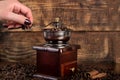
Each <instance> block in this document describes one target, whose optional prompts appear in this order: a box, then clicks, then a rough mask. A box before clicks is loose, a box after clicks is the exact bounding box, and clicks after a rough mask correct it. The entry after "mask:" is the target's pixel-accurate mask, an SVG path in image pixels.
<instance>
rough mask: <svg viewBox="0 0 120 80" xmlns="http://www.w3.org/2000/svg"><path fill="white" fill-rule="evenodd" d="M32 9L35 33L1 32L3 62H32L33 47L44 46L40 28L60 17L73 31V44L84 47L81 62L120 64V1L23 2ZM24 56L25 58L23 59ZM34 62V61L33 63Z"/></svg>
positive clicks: (60, 0) (40, 0)
mask: <svg viewBox="0 0 120 80" xmlns="http://www.w3.org/2000/svg"><path fill="white" fill-rule="evenodd" d="M20 1H21V2H22V3H23V4H25V5H27V6H28V7H30V8H31V9H32V12H33V16H34V24H33V27H32V31H30V32H27V31H23V30H22V29H15V30H6V29H4V28H2V29H1V33H0V37H1V38H0V48H1V50H0V52H1V59H3V60H9V61H25V62H28V61H29V62H31V58H33V59H35V57H36V55H35V54H36V53H35V51H34V50H32V46H34V45H36V44H42V43H45V41H44V39H43V36H42V32H41V28H43V27H44V25H47V24H48V23H50V22H51V21H53V20H54V18H55V17H60V18H61V19H62V21H63V22H64V23H65V24H66V25H67V27H68V28H70V29H72V30H73V34H72V36H71V39H70V43H72V44H79V45H81V49H79V51H78V62H80V61H81V60H94V61H96V60H114V61H115V62H120V53H119V52H120V49H119V47H120V42H119V41H120V32H119V30H120V23H119V21H120V0H20ZM21 55H22V56H21ZM33 59H32V61H33Z"/></svg>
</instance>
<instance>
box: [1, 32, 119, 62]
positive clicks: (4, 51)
mask: <svg viewBox="0 0 120 80" xmlns="http://www.w3.org/2000/svg"><path fill="white" fill-rule="evenodd" d="M23 35H24V36H23ZM1 36H4V37H1V39H0V45H1V49H0V51H1V52H0V55H1V58H2V59H4V60H9V61H24V62H27V61H29V62H32V61H33V62H36V51H35V50H33V49H32V46H35V45H38V44H44V43H45V40H44V38H43V36H42V33H41V32H9V33H3V34H2V35H1ZM119 40H120V32H73V33H72V36H71V39H70V41H69V44H79V45H80V46H81V49H79V50H78V62H80V61H82V60H92V61H100V60H109V61H113V60H114V61H117V62H118V61H119V58H120V54H119V52H120V49H118V48H119V46H120V44H119Z"/></svg>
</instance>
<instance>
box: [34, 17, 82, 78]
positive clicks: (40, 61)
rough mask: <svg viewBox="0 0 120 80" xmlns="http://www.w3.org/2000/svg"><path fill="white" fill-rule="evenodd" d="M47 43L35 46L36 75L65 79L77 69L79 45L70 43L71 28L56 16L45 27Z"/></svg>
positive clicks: (44, 34) (44, 32)
mask: <svg viewBox="0 0 120 80" xmlns="http://www.w3.org/2000/svg"><path fill="white" fill-rule="evenodd" d="M43 36H44V39H45V41H46V43H45V44H42V45H37V46H33V49H35V50H36V52H37V54H36V55H37V57H36V59H37V62H36V64H37V73H36V74H35V75H34V76H36V77H43V78H48V79H53V80H54V79H56V80H57V79H60V80H62V79H64V77H65V76H69V75H71V74H72V73H74V72H75V71H76V68H77V50H78V49H79V48H80V46H79V45H75V44H69V43H68V41H69V39H70V36H71V30H70V29H68V28H67V27H65V25H64V24H63V23H62V22H61V21H60V18H56V19H55V21H54V22H51V23H49V24H48V25H47V26H46V27H45V28H44V29H43Z"/></svg>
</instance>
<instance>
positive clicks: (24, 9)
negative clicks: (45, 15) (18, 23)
mask: <svg viewBox="0 0 120 80" xmlns="http://www.w3.org/2000/svg"><path fill="white" fill-rule="evenodd" d="M21 5H22V4H21ZM20 12H21V14H24V15H25V16H26V17H27V18H28V19H30V21H31V22H32V23H33V16H32V11H31V10H30V9H29V8H28V7H26V6H24V5H22V6H21V7H20Z"/></svg>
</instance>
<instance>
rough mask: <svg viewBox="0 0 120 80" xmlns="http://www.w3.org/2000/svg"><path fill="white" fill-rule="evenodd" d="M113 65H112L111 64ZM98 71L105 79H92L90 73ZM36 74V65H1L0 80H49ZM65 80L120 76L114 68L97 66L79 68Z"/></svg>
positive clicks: (112, 79) (115, 79) (110, 79)
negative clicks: (35, 75) (103, 74)
mask: <svg viewBox="0 0 120 80" xmlns="http://www.w3.org/2000/svg"><path fill="white" fill-rule="evenodd" d="M111 65H112V64H111ZM92 70H96V71H98V72H99V73H106V75H105V76H104V77H101V78H95V79H92V78H91V77H90V76H89V75H88V72H90V71H92ZM35 72H36V65H32V64H23V63H6V64H0V80H49V79H44V78H37V77H33V75H34V74H35ZM64 80H120V74H117V73H115V72H114V71H113V68H112V66H109V67H108V66H106V67H105V68H101V67H100V66H99V67H98V66H96V65H89V64H87V65H84V64H81V65H79V66H78V68H77V71H76V72H75V73H73V74H72V75H71V76H65V78H64Z"/></svg>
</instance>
